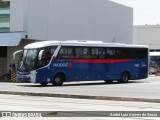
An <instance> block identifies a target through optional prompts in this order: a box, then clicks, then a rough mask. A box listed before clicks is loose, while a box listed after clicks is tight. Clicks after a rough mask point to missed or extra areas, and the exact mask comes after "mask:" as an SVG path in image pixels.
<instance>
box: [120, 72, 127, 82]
mask: <svg viewBox="0 0 160 120" xmlns="http://www.w3.org/2000/svg"><path fill="white" fill-rule="evenodd" d="M128 80H129V73H128V72H123V73H122V75H121V78H120V80H119V82H120V83H127V82H128Z"/></svg>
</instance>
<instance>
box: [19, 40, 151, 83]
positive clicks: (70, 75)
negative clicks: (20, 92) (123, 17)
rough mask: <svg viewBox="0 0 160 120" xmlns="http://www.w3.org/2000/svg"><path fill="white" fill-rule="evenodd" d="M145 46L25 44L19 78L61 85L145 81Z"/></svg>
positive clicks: (146, 49)
mask: <svg viewBox="0 0 160 120" xmlns="http://www.w3.org/2000/svg"><path fill="white" fill-rule="evenodd" d="M148 63H149V49H148V47H147V46H145V45H129V44H118V43H103V42H101V41H78V40H74V41H42V42H35V43H31V44H29V45H26V46H25V47H24V49H23V51H22V54H21V56H20V58H19V62H18V67H17V79H18V80H20V81H22V82H31V83H40V84H41V85H47V84H48V83H52V84H53V85H56V86H60V85H62V84H63V82H69V81H94V80H104V81H105V82H106V83H108V82H113V81H118V82H122V83H126V82H128V80H138V79H145V78H147V77H148V70H149V64H148Z"/></svg>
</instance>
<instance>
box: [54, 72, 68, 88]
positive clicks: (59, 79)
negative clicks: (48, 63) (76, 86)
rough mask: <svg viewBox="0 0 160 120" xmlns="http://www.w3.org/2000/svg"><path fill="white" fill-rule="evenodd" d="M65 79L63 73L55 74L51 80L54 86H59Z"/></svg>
mask: <svg viewBox="0 0 160 120" xmlns="http://www.w3.org/2000/svg"><path fill="white" fill-rule="evenodd" d="M64 80H65V77H64V75H62V74H57V75H56V76H55V77H54V80H53V83H52V84H53V85H56V86H61V85H62V84H63V82H64Z"/></svg>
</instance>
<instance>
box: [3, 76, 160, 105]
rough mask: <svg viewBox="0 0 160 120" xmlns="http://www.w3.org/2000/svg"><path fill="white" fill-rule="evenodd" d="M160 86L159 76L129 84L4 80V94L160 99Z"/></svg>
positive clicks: (137, 99) (110, 98) (100, 98)
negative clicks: (61, 83)
mask: <svg viewBox="0 0 160 120" xmlns="http://www.w3.org/2000/svg"><path fill="white" fill-rule="evenodd" d="M159 86H160V77H159V76H156V77H155V76H152V77H149V78H148V79H144V80H137V81H130V82H129V83H125V84H120V83H117V82H114V83H112V84H106V83H105V82H104V81H92V82H69V83H64V85H63V86H52V84H49V85H47V86H41V85H39V84H33V83H11V82H9V81H3V80H1V82H0V94H12V95H28V96H45V97H62V98H78V99H97V100H115V101H136V102H155V103H160V92H159V91H160V87H159Z"/></svg>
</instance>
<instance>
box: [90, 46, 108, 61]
mask: <svg viewBox="0 0 160 120" xmlns="http://www.w3.org/2000/svg"><path fill="white" fill-rule="evenodd" d="M91 58H98V59H103V58H105V48H91Z"/></svg>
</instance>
